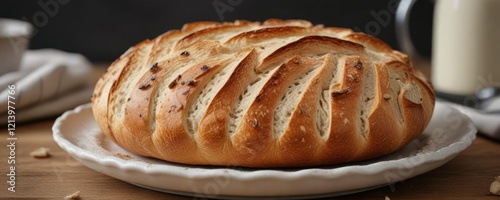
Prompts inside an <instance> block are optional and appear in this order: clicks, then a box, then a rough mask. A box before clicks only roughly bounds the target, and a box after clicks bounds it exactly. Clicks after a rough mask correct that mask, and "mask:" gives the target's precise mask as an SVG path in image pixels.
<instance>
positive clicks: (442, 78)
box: [396, 0, 500, 96]
mask: <svg viewBox="0 0 500 200" xmlns="http://www.w3.org/2000/svg"><path fill="white" fill-rule="evenodd" d="M415 2H416V0H402V1H401V3H400V5H399V8H398V11H397V13H396V27H397V29H398V30H397V31H398V37H399V38H398V39H399V41H400V42H401V43H402V47H403V48H402V49H403V51H405V52H406V53H408V54H410V57H415V58H421V57H419V56H418V55H415V52H416V51H415V50H414V48H413V46H412V43H411V40H410V39H409V33H408V16H409V12H410V10H411V7H412V5H413V4H414V3H415ZM435 3H436V4H435V8H434V19H433V20H434V23H433V32H432V33H433V36H432V41H433V42H432V61H431V63H432V64H431V66H432V67H431V79H432V83H433V86H434V88H435V90H436V91H437V92H438V93H444V94H451V95H459V96H471V95H474V94H475V93H477V92H479V91H480V90H481V89H483V88H487V87H500V0H436V1H435Z"/></svg>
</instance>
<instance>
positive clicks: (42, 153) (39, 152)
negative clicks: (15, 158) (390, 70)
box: [30, 147, 50, 158]
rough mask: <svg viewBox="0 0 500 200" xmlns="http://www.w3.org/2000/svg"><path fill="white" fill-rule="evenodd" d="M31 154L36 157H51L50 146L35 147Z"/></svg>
mask: <svg viewBox="0 0 500 200" xmlns="http://www.w3.org/2000/svg"><path fill="white" fill-rule="evenodd" d="M30 156H32V157H34V158H48V157H50V154H49V148H45V147H40V148H38V149H35V150H33V151H32V152H31V153H30Z"/></svg>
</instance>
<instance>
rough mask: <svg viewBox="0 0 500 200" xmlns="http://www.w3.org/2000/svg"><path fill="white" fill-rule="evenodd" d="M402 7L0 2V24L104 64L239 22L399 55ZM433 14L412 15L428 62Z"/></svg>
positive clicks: (202, 0) (424, 6)
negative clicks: (322, 31)
mask: <svg viewBox="0 0 500 200" xmlns="http://www.w3.org/2000/svg"><path fill="white" fill-rule="evenodd" d="M398 3H399V0H376V1H374V0H369V1H367V0H315V1H313V0H308V1H290V0H288V1H287V0H274V1H266V2H264V1H255V0H254V1H252V0H192V1H180V0H179V1H164V0H142V1H139V0H106V1H104V0H2V1H1V2H0V18H14V19H23V20H25V21H28V22H30V23H32V24H33V25H34V27H35V32H34V34H33V38H32V39H31V44H30V48H31V49H39V48H56V49H61V50H65V51H69V52H78V53H82V54H84V55H85V56H87V57H88V58H89V59H90V60H92V61H106V62H107V61H113V60H114V59H116V58H117V57H119V56H120V55H121V54H122V53H123V52H125V51H126V50H127V49H128V48H129V47H130V46H133V45H134V44H136V43H138V42H140V41H142V40H144V39H147V38H154V37H156V36H158V35H160V34H161V33H163V32H166V31H168V30H170V29H179V28H181V27H182V25H183V24H185V23H189V22H193V21H234V20H235V19H246V20H252V21H254V20H258V21H263V20H266V19H268V18H281V19H306V20H309V21H311V22H312V23H314V24H324V25H325V26H338V27H347V28H352V29H354V30H356V31H362V32H366V33H369V34H372V35H374V36H376V37H378V38H380V39H382V40H383V41H385V42H387V43H388V44H389V45H390V46H392V47H393V48H395V49H399V47H398V44H397V41H396V38H395V28H394V21H395V20H394V13H393V12H394V8H395V7H396V6H397V4H398ZM432 9H433V1H432V0H420V1H418V2H417V3H416V5H415V8H414V11H413V13H414V14H412V16H411V19H412V20H411V32H412V38H413V40H414V41H415V42H414V43H415V45H416V46H417V49H418V50H419V52H420V53H422V54H424V55H430V44H431V39H430V38H431V27H432ZM384 13H385V14H390V15H384ZM389 16H390V17H389Z"/></svg>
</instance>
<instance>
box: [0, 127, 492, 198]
mask: <svg viewBox="0 0 500 200" xmlns="http://www.w3.org/2000/svg"><path fill="white" fill-rule="evenodd" d="M53 122H54V119H51V120H46V121H39V122H33V123H29V124H21V125H18V127H16V131H17V134H16V136H17V138H18V139H17V141H16V149H15V152H16V164H15V167H16V188H15V189H16V192H15V193H12V192H9V191H8V190H7V188H8V185H7V179H8V176H6V175H5V173H8V172H9V170H8V166H9V165H8V164H7V160H8V158H7V157H8V154H9V151H8V147H7V146H6V145H7V139H6V138H7V136H6V134H5V131H4V130H3V132H2V137H1V145H0V148H2V150H1V151H0V152H1V154H0V158H1V159H0V163H1V165H0V169H1V172H2V174H4V175H2V176H1V177H3V178H1V181H0V187H1V190H0V191H1V192H0V199H11V198H21V199H63V198H64V197H65V196H66V195H68V194H71V193H73V192H75V191H80V192H81V199H179V200H180V199H193V198H192V197H184V196H177V195H171V194H166V193H161V192H156V191H152V190H148V189H144V188H140V187H137V186H134V185H131V184H128V183H126V182H122V181H119V180H117V179H114V178H111V177H108V176H106V175H103V174H100V173H97V172H95V171H93V170H91V169H89V168H87V167H85V166H83V165H82V164H80V163H79V162H77V161H76V160H74V159H73V158H72V157H70V156H69V155H68V154H67V153H66V152H65V151H63V150H62V149H61V148H59V146H58V145H57V144H56V143H55V142H54V140H53V139H52V131H51V127H52V124H53ZM39 147H47V148H49V149H50V154H51V157H49V158H44V159H37V158H33V157H31V156H30V152H31V151H33V150H34V149H37V148H39ZM499 175H500V143H498V142H494V141H492V140H488V139H485V138H483V137H480V136H479V137H478V138H477V139H476V140H475V141H474V142H473V143H472V145H471V146H470V147H469V148H467V149H466V150H465V151H463V152H461V153H460V154H459V155H458V156H457V157H456V158H455V159H453V160H452V161H450V162H448V163H446V164H445V165H443V166H441V167H439V168H438V169H435V170H433V171H431V172H428V173H425V174H423V175H420V176H417V177H414V178H411V179H408V180H405V181H403V182H399V183H396V184H394V185H392V186H386V187H382V188H379V189H374V190H370V191H366V192H362V193H358V194H352V195H347V196H342V197H337V198H336V199H379V200H383V199H384V198H385V196H388V197H389V198H390V199H392V200H394V199H500V197H499V196H492V195H489V186H490V184H491V182H492V181H493V180H494V177H495V176H499Z"/></svg>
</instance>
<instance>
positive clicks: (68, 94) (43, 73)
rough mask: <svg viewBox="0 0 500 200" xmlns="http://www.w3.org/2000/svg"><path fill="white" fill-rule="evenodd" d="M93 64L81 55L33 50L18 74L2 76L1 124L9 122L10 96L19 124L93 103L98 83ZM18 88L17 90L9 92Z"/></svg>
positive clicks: (22, 62)
mask: <svg viewBox="0 0 500 200" xmlns="http://www.w3.org/2000/svg"><path fill="white" fill-rule="evenodd" d="M91 72H92V65H91V64H90V62H89V61H88V60H87V59H86V58H85V57H83V56H82V55H80V54H75V53H67V52H63V51H59V50H54V49H42V50H30V51H27V52H25V54H24V55H23V58H22V61H21V66H20V67H19V70H18V71H14V72H10V73H6V74H2V75H0V91H1V92H0V113H1V114H0V119H4V120H0V124H6V123H7V114H8V112H7V111H8V100H9V99H8V98H9V97H8V96H11V97H14V98H15V99H12V98H11V99H10V100H11V101H13V102H14V103H15V104H11V106H13V107H14V108H15V114H14V116H15V121H16V122H25V121H30V120H34V119H40V118H44V117H52V116H57V115H59V114H61V113H63V112H64V111H66V110H69V109H72V108H74V107H75V106H77V105H80V104H83V103H87V102H89V101H90V98H91V95H92V91H93V88H94V84H95V80H93V78H92V76H91ZM9 85H11V86H12V85H14V86H15V89H13V91H14V92H15V94H9V91H10V92H11V93H12V90H11V89H9V87H8V86H9Z"/></svg>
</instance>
